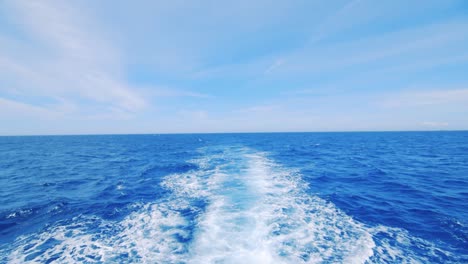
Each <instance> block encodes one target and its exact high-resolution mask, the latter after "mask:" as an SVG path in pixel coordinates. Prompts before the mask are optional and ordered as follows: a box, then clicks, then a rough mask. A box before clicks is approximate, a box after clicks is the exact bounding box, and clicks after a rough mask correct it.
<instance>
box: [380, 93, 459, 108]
mask: <svg viewBox="0 0 468 264" xmlns="http://www.w3.org/2000/svg"><path fill="white" fill-rule="evenodd" d="M389 97H390V98H387V99H385V100H384V101H383V104H382V105H383V106H385V107H392V108H394V107H418V106H435V105H453V104H464V105H467V106H468V89H445V90H425V91H404V92H400V93H396V94H393V95H390V96H389Z"/></svg>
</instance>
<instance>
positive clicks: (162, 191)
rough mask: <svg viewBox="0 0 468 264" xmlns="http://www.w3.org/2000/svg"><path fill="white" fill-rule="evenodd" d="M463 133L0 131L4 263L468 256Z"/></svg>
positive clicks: (467, 145) (467, 161)
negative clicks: (11, 133) (20, 133)
mask: <svg viewBox="0 0 468 264" xmlns="http://www.w3.org/2000/svg"><path fill="white" fill-rule="evenodd" d="M467 225H468V132H378V133H269V134H260V133H259V134H186V135H105V136H29V137H0V263H468V227H467Z"/></svg>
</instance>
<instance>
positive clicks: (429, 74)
mask: <svg viewBox="0 0 468 264" xmlns="http://www.w3.org/2000/svg"><path fill="white" fill-rule="evenodd" d="M467 129H468V1H465V0H412V1H407V0H403V1H400V0H379V1H374V0H336V1H314V0H304V1H301V0H287V1H283V0H275V1H273V0H271V1H267V0H256V1H252V0H236V1H224V0H223V1H220V0H212V1H208V0H197V1H180V0H171V1H159V0H137V1H124V0H100V1H93V0H76V1H74V0H63V1H55V0H35V1H29V0H24V1H23V0H2V1H0V135H35V134H122V133H125V134H127V133H193V132H197V133H198V132H200V133H210V132H274V131H278V132H280V131H297V132H300V131H381V130H384V131H388V130H467Z"/></svg>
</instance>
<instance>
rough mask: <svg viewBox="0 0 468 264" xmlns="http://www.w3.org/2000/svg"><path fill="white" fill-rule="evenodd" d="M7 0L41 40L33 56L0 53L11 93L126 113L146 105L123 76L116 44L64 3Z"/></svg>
mask: <svg viewBox="0 0 468 264" xmlns="http://www.w3.org/2000/svg"><path fill="white" fill-rule="evenodd" d="M8 5H9V6H10V7H11V10H13V11H14V12H15V13H14V15H13V17H14V19H16V22H17V24H19V25H20V26H21V27H22V29H23V31H24V32H25V33H26V34H27V35H28V36H29V37H30V38H32V39H34V40H35V41H37V42H38V43H41V44H40V45H35V46H36V49H35V50H34V53H35V54H36V56H35V57H33V58H29V59H23V60H19V59H15V58H14V57H13V58H8V57H9V56H8V54H2V55H3V56H5V57H6V58H7V59H6V60H4V62H3V63H1V64H2V66H3V68H6V70H8V71H9V72H10V73H12V77H11V85H12V86H14V87H15V89H14V90H15V92H16V93H23V94H27V93H28V92H31V91H33V93H35V94H38V95H43V96H44V95H45V96H47V95H51V94H54V95H59V96H62V97H67V98H69V99H70V100H73V101H75V102H77V103H79V101H80V99H79V98H83V99H85V100H92V101H95V102H96V103H99V104H101V105H103V107H104V108H105V106H106V105H107V106H110V105H111V106H114V107H118V108H120V109H123V110H126V111H130V112H135V111H138V110H140V109H142V108H144V107H145V106H146V105H147V102H146V100H145V99H144V98H143V97H142V96H141V95H140V94H139V93H138V92H137V89H136V87H132V86H131V85H129V84H128V83H126V82H125V81H124V78H123V76H122V73H121V68H123V65H122V63H121V61H120V60H119V57H120V54H119V52H118V49H117V48H116V47H114V46H113V45H112V44H111V43H108V42H106V41H105V39H102V38H100V37H99V33H98V32H97V30H95V29H94V28H93V29H91V28H90V25H91V24H92V23H89V22H85V21H87V20H86V19H87V18H85V17H83V16H82V15H78V14H77V11H76V9H74V7H73V6H69V5H68V2H66V1H21V0H20V1H9V2H8ZM39 54H43V56H40V55H39ZM8 60H9V61H15V64H13V63H8ZM5 61H6V62H5ZM17 80H21V81H17ZM27 80H29V82H27ZM77 99H78V100H77Z"/></svg>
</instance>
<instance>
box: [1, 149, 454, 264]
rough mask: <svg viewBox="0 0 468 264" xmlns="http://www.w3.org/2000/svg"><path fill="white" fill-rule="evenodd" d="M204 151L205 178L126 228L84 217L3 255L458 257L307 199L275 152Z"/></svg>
mask: <svg viewBox="0 0 468 264" xmlns="http://www.w3.org/2000/svg"><path fill="white" fill-rule="evenodd" d="M201 151H202V154H203V158H200V159H198V160H194V161H192V162H193V163H195V164H197V166H198V167H199V169H197V170H192V171H190V172H188V173H184V174H173V175H168V176H167V177H166V178H165V179H164V181H163V182H162V185H163V187H165V188H167V189H168V190H170V191H171V194H169V196H167V197H163V198H161V199H160V200H158V201H156V202H154V203H148V204H143V205H139V204H135V205H134V208H133V213H131V214H130V215H128V216H127V217H125V218H124V219H123V220H121V221H106V220H103V219H101V218H99V217H84V216H82V217H77V218H74V219H71V220H67V221H66V222H60V223H56V225H54V226H52V227H49V228H47V229H46V230H44V231H43V232H41V233H35V234H31V235H27V236H22V237H20V238H18V239H17V240H16V241H15V242H14V243H13V244H12V245H11V248H10V249H9V253H8V254H6V253H4V252H0V253H1V254H0V255H7V256H8V257H7V259H6V262H8V263H50V262H54V261H55V263H116V262H120V263H195V264H198V263H427V262H428V260H429V259H438V260H439V262H447V261H444V260H446V259H447V256H450V254H449V253H448V252H444V251H442V250H440V249H438V248H437V247H436V246H434V245H433V244H431V243H429V242H427V241H424V240H422V239H418V238H415V237H412V236H410V235H409V234H408V232H406V231H404V230H401V229H395V228H389V227H384V226H377V227H369V226H366V225H364V224H362V223H359V222H357V221H355V220H354V219H352V218H351V217H350V216H348V215H346V214H345V213H343V212H342V211H340V210H339V209H337V208H336V207H335V206H334V205H333V204H332V203H329V202H326V201H325V200H323V199H321V198H319V197H317V196H313V195H309V194H307V193H306V190H307V185H306V184H305V183H304V182H303V181H302V180H301V177H300V175H299V174H298V173H296V172H295V171H292V170H290V169H285V168H282V167H281V166H279V165H278V164H276V163H275V162H273V161H272V160H270V159H268V158H267V154H266V153H261V152H256V151H253V150H250V149H246V148H240V147H227V148H226V147H223V148H222V149H221V150H220V149H216V148H207V149H202V150H201ZM418 252H419V253H418ZM421 252H422V254H421ZM428 256H430V258H429V257H428ZM0 261H2V262H5V261H4V260H3V259H0Z"/></svg>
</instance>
